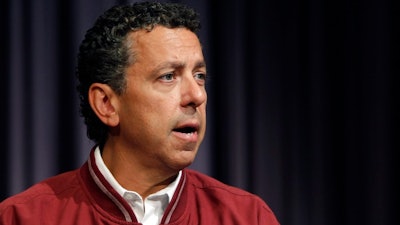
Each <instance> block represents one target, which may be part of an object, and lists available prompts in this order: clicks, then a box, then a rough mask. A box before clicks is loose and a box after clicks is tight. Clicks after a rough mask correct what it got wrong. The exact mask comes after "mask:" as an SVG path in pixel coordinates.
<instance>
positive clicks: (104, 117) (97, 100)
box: [88, 83, 119, 127]
mask: <svg viewBox="0 0 400 225" xmlns="http://www.w3.org/2000/svg"><path fill="white" fill-rule="evenodd" d="M88 94H89V104H90V106H91V107H92V109H93V111H94V112H95V113H96V115H97V117H98V118H99V119H100V120H101V121H102V122H103V123H104V124H106V125H107V126H110V127H115V126H117V125H118V124H119V116H118V113H117V111H116V104H117V101H116V100H117V98H116V94H115V92H114V91H113V90H112V89H111V88H110V86H108V85H107V84H101V83H93V84H92V85H91V86H90V88H89V93H88Z"/></svg>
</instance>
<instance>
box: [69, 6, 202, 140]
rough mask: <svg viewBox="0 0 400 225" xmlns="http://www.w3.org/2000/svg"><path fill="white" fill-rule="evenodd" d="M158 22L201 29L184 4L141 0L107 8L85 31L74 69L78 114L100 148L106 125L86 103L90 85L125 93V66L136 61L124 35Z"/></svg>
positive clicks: (88, 133)
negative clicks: (103, 85) (143, 0)
mask: <svg viewBox="0 0 400 225" xmlns="http://www.w3.org/2000/svg"><path fill="white" fill-rule="evenodd" d="M157 25H161V26H165V27H168V28H178V27H184V28H187V29H189V30H191V31H192V32H194V33H196V32H197V31H198V30H199V29H200V21H199V19H198V14H197V13H196V12H195V11H194V10H193V9H191V8H188V7H187V6H184V5H180V4H176V3H158V2H140V3H133V4H129V5H119V6H114V7H112V8H110V9H109V10H107V11H106V12H105V13H104V14H103V15H101V16H100V17H99V18H98V19H97V20H96V22H95V24H94V26H93V27H92V28H90V29H89V30H88V31H87V32H86V35H85V38H84V40H83V41H82V43H81V45H80V48H79V53H78V65H77V71H76V75H77V78H78V81H79V82H78V86H77V90H78V92H79V98H80V113H81V116H82V117H83V118H84V121H85V124H86V126H87V136H88V137H89V138H90V139H91V140H93V141H95V142H96V143H97V144H98V145H100V146H101V147H102V146H103V145H104V144H105V142H106V140H107V136H108V127H107V126H106V125H105V124H103V123H102V122H101V121H100V119H99V118H98V117H97V116H96V114H95V113H94V112H93V110H92V108H91V107H90V105H89V101H88V91H89V87H90V86H91V84H93V83H103V84H107V85H109V86H110V87H111V88H112V89H113V90H114V91H115V93H117V94H122V93H124V91H125V89H126V79H125V69H126V68H127V67H128V66H129V65H130V64H132V63H134V62H135V53H134V52H132V49H129V43H128V40H127V34H129V33H130V32H133V31H137V30H142V29H146V30H151V29H152V28H153V27H154V26H157Z"/></svg>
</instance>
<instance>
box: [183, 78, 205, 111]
mask: <svg viewBox="0 0 400 225" xmlns="http://www.w3.org/2000/svg"><path fill="white" fill-rule="evenodd" d="M181 95H182V98H181V105H182V106H183V107H188V106H189V107H193V108H197V107H198V106H200V105H201V104H203V103H205V102H206V101H207V92H206V89H205V86H204V81H198V80H196V78H195V77H194V76H193V75H192V74H190V75H188V76H184V79H183V80H182V86H181Z"/></svg>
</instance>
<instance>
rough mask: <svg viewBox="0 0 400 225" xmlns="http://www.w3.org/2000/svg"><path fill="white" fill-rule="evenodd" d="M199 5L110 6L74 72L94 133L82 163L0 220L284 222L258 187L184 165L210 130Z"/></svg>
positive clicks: (5, 209)
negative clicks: (218, 178) (245, 186)
mask: <svg viewBox="0 0 400 225" xmlns="http://www.w3.org/2000/svg"><path fill="white" fill-rule="evenodd" d="M199 25H200V24H199V21H198V19H197V14H196V13H195V12H194V11H193V10H192V9H189V8H187V7H185V6H182V5H178V4H171V3H148V2H142V3H135V4H133V5H125V6H116V7H113V8H111V9H110V10H108V11H106V12H105V13H104V14H103V15H102V16H101V17H99V19H98V20H97V21H96V23H95V25H94V27H93V28H91V29H90V30H88V32H87V34H86V36H85V39H84V40H83V42H82V44H81V46H80V50H79V55H78V68H77V76H78V79H79V85H78V90H79V93H80V100H81V112H82V115H83V117H84V118H85V123H86V125H87V129H88V136H89V138H91V139H92V140H94V141H95V142H96V144H97V145H96V146H95V147H94V148H93V149H92V151H91V153H90V156H89V159H88V161H87V162H86V163H85V164H84V165H83V166H82V167H81V168H79V169H77V170H75V171H71V172H67V173H64V174H61V175H58V176H55V177H52V178H49V179H47V180H45V181H43V182H41V183H39V184H37V185H34V186H33V187H31V188H30V189H28V190H26V191H25V192H23V193H21V194H18V195H16V196H13V197H11V198H9V199H7V200H5V201H4V202H2V203H1V205H0V224H4V225H5V224H29V225H33V224H40V225H42V224H54V225H55V224H57V225H63V224H85V225H89V224H145V225H153V224H206V225H210V224H223V225H229V224H246V225H249V224H264V225H277V224H279V223H278V222H277V220H276V218H275V216H274V214H273V213H272V211H271V210H270V208H269V207H268V206H267V205H266V204H265V202H263V201H262V200H261V199H260V198H259V197H257V196H255V195H252V194H250V193H248V192H245V191H243V190H239V189H237V188H234V187H230V186H227V185H225V184H222V183H220V182H218V181H216V180H214V179H212V178H210V177H208V176H206V175H203V174H200V173H198V172H195V171H192V170H189V169H185V168H186V167H187V166H189V165H190V164H191V163H192V162H193V160H194V158H195V155H196V153H197V150H198V148H199V145H200V143H201V142H202V140H203V137H204V133H205V130H206V102H207V94H206V90H205V81H206V63H205V61H204V58H203V53H202V49H201V45H200V42H199V39H198V37H197V35H196V33H195V32H196V31H197V30H198V28H199Z"/></svg>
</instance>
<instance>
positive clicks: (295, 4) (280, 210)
mask: <svg viewBox="0 0 400 225" xmlns="http://www.w3.org/2000/svg"><path fill="white" fill-rule="evenodd" d="M116 2H118V1H111V0H109V1H107V0H70V1H52V0H41V1H29V0H12V1H11V0H5V1H1V3H0V10H1V13H0V21H1V35H0V38H1V39H0V40H1V42H0V43H1V51H0V54H1V58H0V59H1V60H0V76H1V84H2V85H1V88H0V94H1V96H2V97H1V110H0V126H1V129H0V132H1V134H0V141H1V143H2V146H3V147H2V150H1V158H0V179H1V185H0V199H4V198H6V197H8V196H10V195H12V194H15V193H18V192H20V191H22V190H24V189H25V188H27V187H28V186H30V185H32V184H33V183H35V182H38V181H40V180H42V179H44V178H46V177H49V176H52V175H55V174H58V173H60V172H64V171H67V170H70V169H74V168H76V167H78V166H80V165H81V164H82V163H83V162H84V161H85V160H86V158H87V155H88V153H89V150H90V147H91V146H92V143H91V142H90V141H89V140H88V139H87V138H86V135H85V132H86V131H85V127H84V126H83V122H82V120H81V118H80V117H79V113H78V101H77V96H76V91H75V78H74V67H75V62H76V60H75V57H76V53H77V48H78V45H79V42H80V41H81V40H82V38H83V35H84V32H85V31H86V29H88V28H89V27H90V26H91V25H92V24H93V22H94V20H95V18H96V17H97V16H98V15H99V14H100V13H101V12H102V11H104V10H105V9H106V8H108V7H109V6H111V5H112V4H114V3H116ZM119 2H120V3H122V2H124V1H119ZM125 2H128V1H125ZM176 2H183V3H187V4H188V5H190V6H192V7H194V8H196V9H197V10H198V11H199V12H200V14H201V20H202V23H203V29H202V31H201V34H200V36H201V40H202V42H203V45H204V51H205V55H206V59H207V63H208V71H209V75H210V80H209V83H208V87H207V89H208V93H209V102H208V127H207V132H208V133H207V136H206V140H205V142H204V143H203V145H202V147H201V150H200V152H199V155H198V157H197V159H196V162H195V164H194V165H193V166H192V167H193V168H195V169H197V170H200V171H202V172H204V173H206V174H209V175H211V176H214V177H216V178H218V179H220V180H221V181H223V182H226V183H228V184H232V185H235V186H238V187H241V188H243V189H246V190H248V191H250V192H253V193H256V194H258V195H260V196H261V197H262V198H263V199H264V200H265V201H266V202H267V203H268V204H269V205H270V207H271V208H272V209H273V211H274V212H275V213H276V215H277V217H278V219H279V220H280V222H281V223H282V225H283V224H285V225H286V224H291V225H329V224H332V225H333V224H335V225H336V224H363V225H378V224H385V225H386V224H398V222H399V220H398V217H399V216H398V215H396V214H397V210H396V208H398V207H396V205H397V204H396V203H397V198H398V195H397V192H398V189H397V188H398V186H396V185H397V180H398V173H396V172H395V163H396V162H397V161H398V159H397V154H396V153H397V152H395V150H398V149H399V147H398V144H397V143H398V135H395V132H394V130H395V129H396V127H395V124H396V125H397V122H398V120H397V112H395V109H396V107H398V105H399V104H398V102H399V101H398V99H397V98H396V97H395V96H396V94H398V91H397V89H398V85H399V79H398V75H399V72H400V69H399V65H400V64H399V62H398V58H399V52H400V48H399V44H398V42H399V40H400V39H399V38H400V37H399V36H400V35H399V29H400V27H399V24H398V23H397V22H398V19H399V18H398V15H399V13H400V11H399V7H398V6H399V5H398V3H397V2H396V1H394V0H393V1H389V0H366V1H363V0H354V1H329V0H325V1H323V0H305V1H299V0H298V1H296V0H282V1H277V0H275V1H274V0H256V1H239V0H218V1H211V0H208V1H206V0H204V1H198V0H191V1H176Z"/></svg>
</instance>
